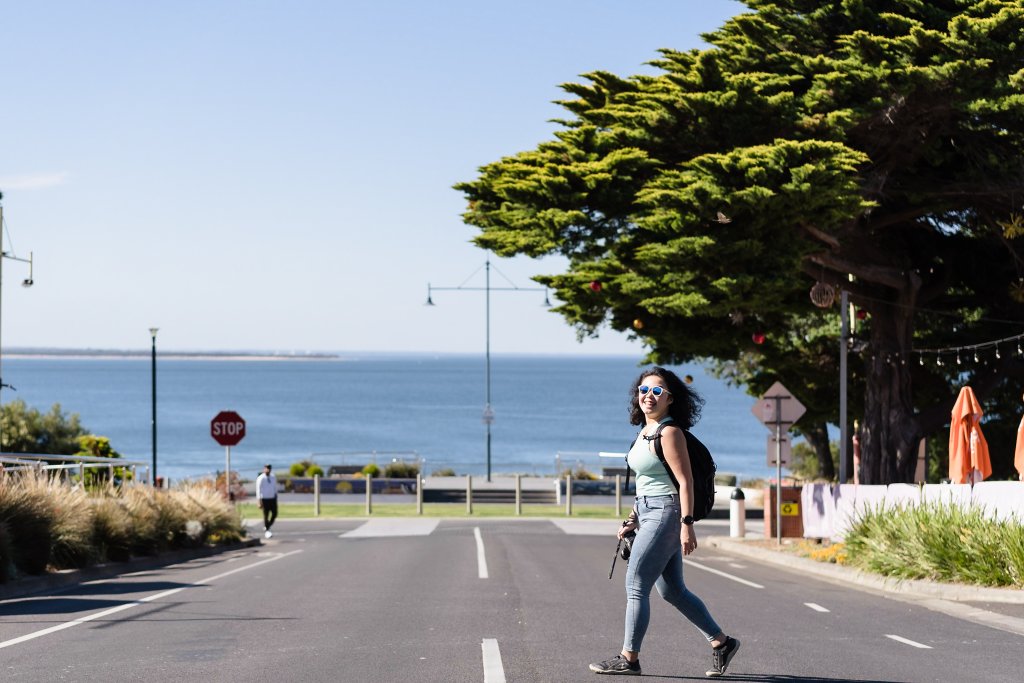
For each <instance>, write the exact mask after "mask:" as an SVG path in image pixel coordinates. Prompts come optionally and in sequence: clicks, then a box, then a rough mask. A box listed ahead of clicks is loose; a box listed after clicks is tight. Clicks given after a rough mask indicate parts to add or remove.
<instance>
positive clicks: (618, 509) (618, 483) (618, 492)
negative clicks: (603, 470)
mask: <svg viewBox="0 0 1024 683" xmlns="http://www.w3.org/2000/svg"><path fill="white" fill-rule="evenodd" d="M615 516H616V517H621V516H622V475H621V474H616V475H615Z"/></svg>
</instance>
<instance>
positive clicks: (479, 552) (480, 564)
mask: <svg viewBox="0 0 1024 683" xmlns="http://www.w3.org/2000/svg"><path fill="white" fill-rule="evenodd" d="M473 536H475V537H476V568H477V570H478V571H479V572H480V578H481V579H486V578H487V556H486V555H485V554H484V538H483V536H481V535H480V527H473ZM484 642H486V641H484ZM495 646H497V641H495ZM502 680H505V679H504V676H503V677H502Z"/></svg>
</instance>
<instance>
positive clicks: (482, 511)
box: [238, 503, 629, 519]
mask: <svg viewBox="0 0 1024 683" xmlns="http://www.w3.org/2000/svg"><path fill="white" fill-rule="evenodd" d="M238 510H239V511H240V512H241V513H242V516H243V517H245V518H246V519H262V517H263V513H262V512H261V511H260V509H259V508H258V507H256V504H255V503H240V504H239V505H238ZM372 510H373V514H372V515H371V516H373V517H416V516H417V514H416V504H415V503H388V504H381V505H374V506H373V508H372ZM628 512H629V510H628V508H627V509H625V510H624V511H623V514H628ZM277 513H278V514H277V516H278V519H302V518H309V517H313V516H314V514H313V504H312V503H279V504H278V506H277ZM515 515H516V506H515V505H514V504H513V503H476V504H474V505H473V514H472V515H470V514H467V513H466V504H465V503H424V504H423V516H424V517H466V518H472V517H515ZM320 516H321V517H325V518H340V517H367V514H366V504H365V503H321V505H320ZM522 516H523V517H564V516H565V506H564V505H537V504H533V505H525V504H524V505H523V514H522ZM572 516H573V517H581V518H591V519H616V517H617V515H616V514H615V506H614V505H574V506H573V508H572Z"/></svg>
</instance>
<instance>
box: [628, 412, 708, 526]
mask: <svg viewBox="0 0 1024 683" xmlns="http://www.w3.org/2000/svg"><path fill="white" fill-rule="evenodd" d="M667 424H670V422H662V423H661V424H660V425H658V428H657V429H656V430H655V431H654V434H653V435H651V436H645V437H644V440H645V441H653V442H654V452H655V454H656V455H657V456H658V460H661V464H662V465H664V466H665V471H666V472H668V477H669V479H671V480H672V485H673V486H675V487H676V491H678V490H679V482H678V481H676V475H675V474H674V473H673V472H672V468H671V467H669V466H668V463H667V462H665V451H664V450H662V448H661V430H662V429H664V428H665V425H667ZM683 435H684V436H685V437H686V452H687V453H688V454H689V455H690V472H691V474H692V475H693V520H694V521H695V522H696V521H699V520H702V519H705V518H707V516H708V515H709V514H711V508H713V507H715V472H717V471H718V467H717V466H716V465H715V460H714V458H712V457H711V451H709V450H708V447H707V446H705V445H704V444H703V443H701V441H700V439H698V438H697V437H695V436H694V435H693V434H691V433H690V431H689V430H687V429H684V430H683ZM626 486H627V487H628V486H629V461H628V459H627V461H626Z"/></svg>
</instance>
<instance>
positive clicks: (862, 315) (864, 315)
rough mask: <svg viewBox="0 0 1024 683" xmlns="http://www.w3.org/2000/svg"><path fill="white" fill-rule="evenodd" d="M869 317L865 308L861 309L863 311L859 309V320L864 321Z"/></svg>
mask: <svg viewBox="0 0 1024 683" xmlns="http://www.w3.org/2000/svg"><path fill="white" fill-rule="evenodd" d="M867 317H868V312H867V311H865V310H864V309H863V308H861V309H859V310H858V311H857V320H864V319H865V318H867Z"/></svg>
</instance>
